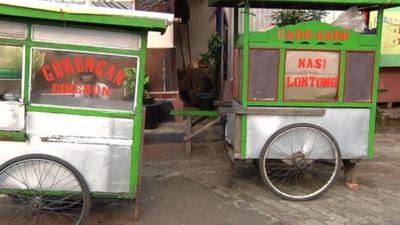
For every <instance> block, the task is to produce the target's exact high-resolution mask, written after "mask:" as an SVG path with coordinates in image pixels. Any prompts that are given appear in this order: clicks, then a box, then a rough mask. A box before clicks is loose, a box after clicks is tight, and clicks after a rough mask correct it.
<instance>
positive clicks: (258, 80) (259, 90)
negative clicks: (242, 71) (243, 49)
mask: <svg viewBox="0 0 400 225" xmlns="http://www.w3.org/2000/svg"><path fill="white" fill-rule="evenodd" d="M278 68H279V50H271V49H251V50H250V69H249V70H250V80H249V83H250V86H249V88H250V90H249V92H250V96H249V97H250V99H253V100H263V99H264V100H274V99H276V90H277V86H278V85H277V84H278Z"/></svg>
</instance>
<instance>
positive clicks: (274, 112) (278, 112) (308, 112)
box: [218, 107, 326, 116]
mask: <svg viewBox="0 0 400 225" xmlns="http://www.w3.org/2000/svg"><path fill="white" fill-rule="evenodd" d="M218 111H219V112H220V113H221V114H240V115H265V116H267V115H268V116H324V115H325V113H326V110H325V109H289V108H274V109H271V108H261V107H259V108H238V107H233V108H219V109H218Z"/></svg>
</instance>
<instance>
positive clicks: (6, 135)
mask: <svg viewBox="0 0 400 225" xmlns="http://www.w3.org/2000/svg"><path fill="white" fill-rule="evenodd" d="M0 141H18V142H25V141H26V133H25V132H21V131H0Z"/></svg>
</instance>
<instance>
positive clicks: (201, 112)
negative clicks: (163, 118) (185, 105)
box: [171, 110, 220, 117]
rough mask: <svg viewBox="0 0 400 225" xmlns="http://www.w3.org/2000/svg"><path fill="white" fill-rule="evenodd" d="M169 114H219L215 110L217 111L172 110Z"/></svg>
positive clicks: (209, 115) (212, 115) (208, 115)
mask: <svg viewBox="0 0 400 225" xmlns="http://www.w3.org/2000/svg"><path fill="white" fill-rule="evenodd" d="M171 115H174V116H206V117H218V116H220V114H219V112H217V111H202V110H182V111H172V112H171Z"/></svg>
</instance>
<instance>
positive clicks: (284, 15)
mask: <svg viewBox="0 0 400 225" xmlns="http://www.w3.org/2000/svg"><path fill="white" fill-rule="evenodd" d="M326 15H327V13H326V12H325V11H320V10H302V9H284V10H279V11H275V12H273V13H272V16H271V18H272V21H273V22H274V24H275V25H277V26H279V27H281V26H286V25H294V24H297V23H300V22H307V21H311V20H321V19H322V18H323V17H325V16H326Z"/></svg>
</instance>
